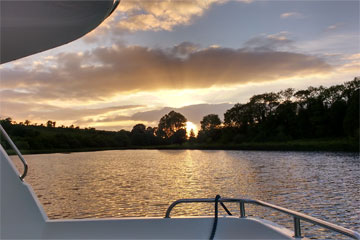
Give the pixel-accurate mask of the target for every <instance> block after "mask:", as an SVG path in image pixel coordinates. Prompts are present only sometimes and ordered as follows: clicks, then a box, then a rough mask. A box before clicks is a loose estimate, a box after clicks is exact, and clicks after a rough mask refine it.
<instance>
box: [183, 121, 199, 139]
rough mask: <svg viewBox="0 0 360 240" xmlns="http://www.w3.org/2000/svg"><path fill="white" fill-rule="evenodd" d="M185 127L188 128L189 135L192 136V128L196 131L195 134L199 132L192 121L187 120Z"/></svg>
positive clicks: (187, 133)
mask: <svg viewBox="0 0 360 240" xmlns="http://www.w3.org/2000/svg"><path fill="white" fill-rule="evenodd" d="M185 128H186V135H188V136H189V137H190V132H191V129H192V130H193V131H194V134H195V136H196V135H197V134H198V130H197V127H196V125H195V124H194V123H192V122H186V125H185Z"/></svg>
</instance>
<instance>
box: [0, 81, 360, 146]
mask: <svg viewBox="0 0 360 240" xmlns="http://www.w3.org/2000/svg"><path fill="white" fill-rule="evenodd" d="M359 88H360V79H359V78H355V79H354V80H353V81H350V82H345V83H344V84H341V85H335V86H331V87H328V88H325V87H322V86H320V87H317V88H315V87H309V88H307V89H305V90H299V91H295V89H292V88H288V89H286V90H283V91H280V92H277V93H274V92H270V93H264V94H259V95H254V96H253V97H251V98H250V100H249V102H247V103H246V104H240V103H238V104H235V105H234V106H233V107H232V108H231V109H229V110H227V111H226V113H225V114H224V121H223V122H222V121H221V120H220V117H219V116H218V115H216V114H209V115H207V116H204V117H203V119H202V121H201V122H200V124H201V130H200V131H199V133H198V135H197V136H195V133H194V132H193V131H191V132H190V133H189V134H187V132H186V127H185V126H186V122H187V119H186V117H185V116H183V115H182V114H181V113H177V112H175V111H171V112H169V113H168V114H166V115H164V116H163V117H161V118H160V120H159V123H158V126H157V127H150V126H148V127H147V126H145V125H144V124H141V123H140V124H136V125H135V126H134V127H133V128H132V130H131V131H126V130H120V131H117V132H115V131H101V130H96V129H95V128H85V129H81V128H79V127H75V126H73V125H71V126H68V127H67V126H59V127H57V126H56V122H54V121H51V120H49V121H48V122H47V123H46V124H40V125H38V124H32V123H31V122H30V121H29V120H26V121H25V122H21V123H16V122H14V121H12V119H11V118H6V119H3V120H0V123H1V125H2V126H3V127H4V129H5V130H6V131H7V132H8V134H9V135H10V136H11V137H12V139H13V140H14V142H15V144H16V145H17V146H18V147H19V148H20V149H21V150H29V151H34V150H35V151H36V150H45V149H46V150H52V149H56V150H61V149H64V150H71V149H103V148H109V149H114V148H129V147H146V146H168V145H181V144H182V145H183V146H184V143H185V146H189V147H191V146H195V145H196V146H205V147H206V146H209V145H214V144H215V145H216V144H217V145H223V146H226V145H230V144H232V145H236V144H244V143H246V144H249V143H250V144H251V143H261V142H286V141H292V140H298V139H302V140H304V141H307V140H314V139H347V141H352V142H353V143H355V144H358V142H359V100H360V99H359ZM1 144H2V145H3V146H5V148H9V145H8V144H7V143H6V142H5V141H4V139H1Z"/></svg>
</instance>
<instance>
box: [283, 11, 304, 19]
mask: <svg viewBox="0 0 360 240" xmlns="http://www.w3.org/2000/svg"><path fill="white" fill-rule="evenodd" d="M280 17H281V18H303V17H304V15H303V14H301V13H298V12H286V13H283V14H281V15H280Z"/></svg>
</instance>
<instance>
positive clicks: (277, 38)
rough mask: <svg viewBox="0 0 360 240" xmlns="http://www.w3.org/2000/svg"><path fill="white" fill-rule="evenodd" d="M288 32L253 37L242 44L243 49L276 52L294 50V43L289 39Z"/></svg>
mask: <svg viewBox="0 0 360 240" xmlns="http://www.w3.org/2000/svg"><path fill="white" fill-rule="evenodd" d="M289 35H290V33H289V32H286V31H284V32H280V33H275V34H269V35H265V34H262V35H260V36H256V37H253V38H251V39H249V40H248V41H246V42H245V43H244V47H245V48H247V49H251V50H253V51H260V52H264V51H277V50H282V49H294V46H293V43H294V41H293V40H291V39H290V38H289Z"/></svg>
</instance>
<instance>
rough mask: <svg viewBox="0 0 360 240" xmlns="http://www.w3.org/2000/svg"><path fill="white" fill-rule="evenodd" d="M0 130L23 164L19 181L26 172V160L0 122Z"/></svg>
mask: <svg viewBox="0 0 360 240" xmlns="http://www.w3.org/2000/svg"><path fill="white" fill-rule="evenodd" d="M0 131H1V133H2V135H3V136H4V137H5V139H6V141H7V142H8V143H9V144H10V146H11V148H12V149H13V150H14V151H15V153H16V154H17V155H18V157H19V158H20V160H21V162H22V163H23V165H24V172H23V173H22V174H21V175H20V179H21V181H23V180H24V178H25V176H26V174H27V171H28V165H27V162H26V160H25V159H24V157H23V156H22V154H21V152H20V151H19V149H18V148H17V147H16V145H15V143H14V142H13V141H12V140H11V138H10V137H9V135H8V134H7V132H6V131H5V129H4V128H3V127H2V126H1V124H0Z"/></svg>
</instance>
